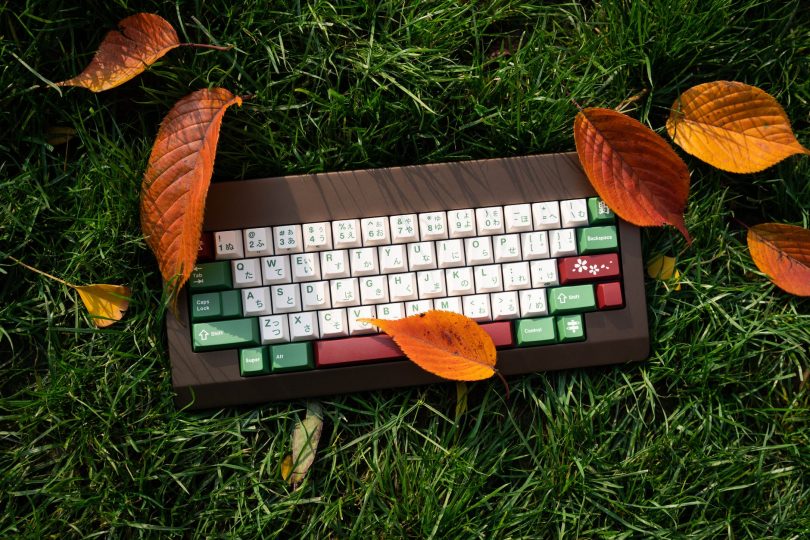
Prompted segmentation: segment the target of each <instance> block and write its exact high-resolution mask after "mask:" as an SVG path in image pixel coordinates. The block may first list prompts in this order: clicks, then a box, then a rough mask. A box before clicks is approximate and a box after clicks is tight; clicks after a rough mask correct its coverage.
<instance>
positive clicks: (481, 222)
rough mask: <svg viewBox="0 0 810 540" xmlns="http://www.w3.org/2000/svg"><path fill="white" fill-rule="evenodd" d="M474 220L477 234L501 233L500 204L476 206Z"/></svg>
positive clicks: (501, 216) (501, 210)
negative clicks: (484, 206)
mask: <svg viewBox="0 0 810 540" xmlns="http://www.w3.org/2000/svg"><path fill="white" fill-rule="evenodd" d="M475 221H476V222H477V224H478V234H479V235H485V234H503V208H502V207H500V206H490V207H487V208H476V210H475Z"/></svg>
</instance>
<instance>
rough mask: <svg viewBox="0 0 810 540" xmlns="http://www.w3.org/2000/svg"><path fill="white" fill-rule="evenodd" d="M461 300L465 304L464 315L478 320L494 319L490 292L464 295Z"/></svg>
mask: <svg viewBox="0 0 810 540" xmlns="http://www.w3.org/2000/svg"><path fill="white" fill-rule="evenodd" d="M461 300H462V303H463V304H464V315H466V316H467V317H469V318H470V319H472V320H474V321H478V322H486V321H490V320H492V312H491V311H490V309H489V295H488V294H473V295H471V296H464V297H463V298H462V299H461Z"/></svg>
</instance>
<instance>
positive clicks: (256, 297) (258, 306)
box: [242, 287, 271, 317]
mask: <svg viewBox="0 0 810 540" xmlns="http://www.w3.org/2000/svg"><path fill="white" fill-rule="evenodd" d="M270 313H271V309H270V287H257V288H255V289H242V315H243V316H244V317H256V316H258V315H270Z"/></svg>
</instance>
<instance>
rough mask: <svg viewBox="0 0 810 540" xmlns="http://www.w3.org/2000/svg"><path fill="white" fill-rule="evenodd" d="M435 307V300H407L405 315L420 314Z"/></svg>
mask: <svg viewBox="0 0 810 540" xmlns="http://www.w3.org/2000/svg"><path fill="white" fill-rule="evenodd" d="M431 309H433V300H416V301H415V302H405V316H406V317H410V316H411V315H419V314H420V313H426V312H428V311H430V310H431Z"/></svg>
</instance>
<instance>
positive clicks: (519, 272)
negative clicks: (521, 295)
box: [501, 261, 532, 291]
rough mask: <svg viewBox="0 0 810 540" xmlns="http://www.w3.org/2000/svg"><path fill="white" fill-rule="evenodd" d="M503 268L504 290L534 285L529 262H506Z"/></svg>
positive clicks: (514, 289) (526, 287)
mask: <svg viewBox="0 0 810 540" xmlns="http://www.w3.org/2000/svg"><path fill="white" fill-rule="evenodd" d="M501 269H502V271H503V290H505V291H516V290H518V289H528V288H529V287H531V286H532V276H531V273H530V271H529V263H528V262H525V261H524V262H518V263H509V264H504V265H503V266H502V267H501Z"/></svg>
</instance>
